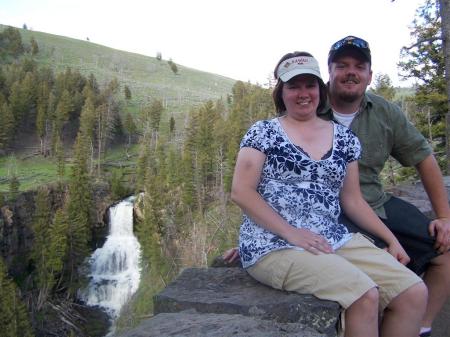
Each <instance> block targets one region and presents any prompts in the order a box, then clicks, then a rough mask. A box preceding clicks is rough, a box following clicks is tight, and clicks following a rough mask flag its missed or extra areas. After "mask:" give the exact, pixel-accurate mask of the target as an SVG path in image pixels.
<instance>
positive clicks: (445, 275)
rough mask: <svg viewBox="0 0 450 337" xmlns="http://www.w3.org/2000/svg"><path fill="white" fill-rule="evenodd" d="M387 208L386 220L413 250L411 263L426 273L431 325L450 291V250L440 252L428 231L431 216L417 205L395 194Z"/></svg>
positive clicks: (428, 324)
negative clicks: (440, 253) (444, 252)
mask: <svg viewBox="0 0 450 337" xmlns="http://www.w3.org/2000/svg"><path fill="white" fill-rule="evenodd" d="M385 210H386V214H387V216H388V219H387V220H385V221H384V222H385V224H386V225H387V226H388V227H389V228H390V229H391V230H392V231H393V233H394V234H395V235H396V236H397V237H398V238H399V241H400V243H401V244H402V245H403V247H404V248H405V250H406V252H407V253H408V254H410V257H411V260H412V261H411V263H410V265H408V267H411V269H412V270H413V271H415V272H416V273H420V274H421V273H424V274H423V280H424V282H425V284H426V285H427V288H428V304H427V310H426V312H425V315H424V318H423V320H422V327H427V328H431V326H432V323H433V321H434V319H435V318H436V316H437V315H438V313H439V312H440V310H441V309H442V307H443V306H444V304H445V303H446V301H447V299H448V297H449V295H450V252H447V253H446V254H442V255H439V253H437V252H436V250H435V249H434V247H433V245H434V241H435V240H434V238H433V237H431V236H430V234H429V231H428V226H429V223H430V220H429V219H428V218H427V217H426V216H425V215H423V214H422V213H421V212H420V211H419V210H418V209H417V208H416V207H415V206H413V205H411V204H409V203H407V202H405V201H403V200H401V199H399V198H395V197H393V198H391V199H390V200H389V201H388V202H387V203H386V204H385Z"/></svg>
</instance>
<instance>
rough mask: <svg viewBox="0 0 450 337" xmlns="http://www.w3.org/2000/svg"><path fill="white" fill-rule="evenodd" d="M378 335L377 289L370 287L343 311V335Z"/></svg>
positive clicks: (375, 336)
mask: <svg viewBox="0 0 450 337" xmlns="http://www.w3.org/2000/svg"><path fill="white" fill-rule="evenodd" d="M361 336H364V337H378V290H377V288H372V289H370V290H369V291H367V292H366V293H365V294H364V295H362V296H361V297H360V298H359V299H357V300H356V301H355V302H353V303H352V305H350V306H349V307H348V309H347V310H346V311H345V337H361Z"/></svg>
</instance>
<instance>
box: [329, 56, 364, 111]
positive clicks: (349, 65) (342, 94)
mask: <svg viewBox="0 0 450 337" xmlns="http://www.w3.org/2000/svg"><path fill="white" fill-rule="evenodd" d="M328 72H329V74H330V84H329V92H330V97H331V99H332V100H334V101H336V100H340V101H343V102H346V103H353V102H357V101H359V100H361V99H362V97H363V95H364V93H365V92H366V88H367V86H368V85H369V84H370V81H371V80H372V70H371V68H370V64H369V62H367V61H366V60H364V59H363V58H362V57H361V55H360V54H359V53H358V52H356V51H352V50H350V51H347V52H345V53H343V54H342V55H339V56H337V57H336V58H335V59H334V60H333V62H332V63H331V64H330V65H329V66H328Z"/></svg>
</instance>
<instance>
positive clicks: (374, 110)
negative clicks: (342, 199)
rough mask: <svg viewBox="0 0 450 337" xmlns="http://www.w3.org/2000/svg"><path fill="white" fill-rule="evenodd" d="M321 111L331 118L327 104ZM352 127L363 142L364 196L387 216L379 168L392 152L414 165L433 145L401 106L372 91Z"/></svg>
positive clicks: (362, 179) (381, 213) (362, 183)
mask: <svg viewBox="0 0 450 337" xmlns="http://www.w3.org/2000/svg"><path fill="white" fill-rule="evenodd" d="M319 115H320V116H321V117H324V118H327V119H332V118H333V111H332V109H331V107H330V106H329V105H328V106H327V107H326V108H325V109H324V110H323V111H322V112H321V113H319ZM350 129H351V130H352V131H353V132H354V133H355V134H356V135H357V136H358V138H359V140H360V142H361V146H362V157H361V159H360V160H359V162H358V163H359V180H360V184H361V190H362V193H363V196H364V198H365V199H366V201H367V202H368V203H369V205H370V206H371V207H372V208H373V209H374V210H375V212H376V213H377V214H378V216H380V217H382V218H385V217H386V214H385V211H384V207H383V205H384V203H385V202H386V201H388V200H389V198H390V195H389V194H388V193H386V192H385V191H384V189H383V185H382V184H381V180H380V172H381V170H382V169H383V167H384V164H385V162H386V161H387V159H388V158H389V155H391V156H392V157H394V158H395V159H397V160H398V161H399V162H400V164H402V165H403V166H415V165H417V164H418V163H420V162H421V161H422V160H424V159H425V158H426V157H428V156H429V155H430V154H431V153H432V151H431V148H430V146H429V144H428V142H427V140H426V139H425V138H424V137H423V136H422V134H421V133H420V132H419V131H418V130H417V129H416V128H415V127H414V125H412V124H411V122H410V121H408V119H407V118H406V116H405V115H404V114H403V112H402V111H401V110H400V108H399V107H398V106H396V105H395V104H392V103H390V102H388V101H386V100H385V99H383V98H382V97H380V96H377V95H374V94H372V93H369V92H367V93H366V95H365V97H364V100H363V102H362V104H361V108H360V110H359V112H358V113H357V114H356V116H355V118H354V119H353V121H352V123H351V124H350Z"/></svg>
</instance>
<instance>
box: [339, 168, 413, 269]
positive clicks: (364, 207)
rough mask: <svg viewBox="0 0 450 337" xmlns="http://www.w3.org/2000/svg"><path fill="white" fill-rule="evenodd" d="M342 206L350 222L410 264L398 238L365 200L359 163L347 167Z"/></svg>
mask: <svg viewBox="0 0 450 337" xmlns="http://www.w3.org/2000/svg"><path fill="white" fill-rule="evenodd" d="M340 200H341V206H342V208H343V210H344V212H345V215H347V216H348V217H349V218H350V220H352V221H353V222H355V223H356V224H358V225H359V226H360V227H361V228H363V229H365V230H367V231H368V232H370V233H372V234H374V235H376V236H378V237H379V238H380V239H383V240H384V241H385V242H386V243H387V244H388V251H389V253H390V254H391V255H393V256H394V257H395V258H396V259H397V260H399V261H400V262H401V263H403V264H407V263H408V262H409V257H408V255H407V254H406V252H405V250H404V249H403V247H402V246H401V245H400V243H399V242H398V240H397V238H396V237H395V236H394V234H392V232H391V231H390V230H389V229H388V228H387V227H386V225H385V224H384V223H383V222H382V221H381V220H380V219H379V218H378V216H377V215H376V214H375V212H374V211H373V210H372V208H370V206H369V205H368V204H367V202H366V201H365V200H364V198H363V196H362V194H361V189H360V186H359V171H358V162H357V161H353V162H351V163H349V164H348V166H347V174H346V176H345V179H344V186H343V187H342V190H341V194H340Z"/></svg>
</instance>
